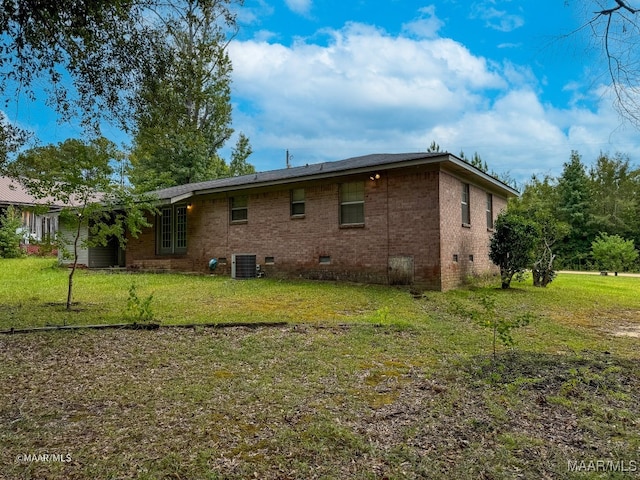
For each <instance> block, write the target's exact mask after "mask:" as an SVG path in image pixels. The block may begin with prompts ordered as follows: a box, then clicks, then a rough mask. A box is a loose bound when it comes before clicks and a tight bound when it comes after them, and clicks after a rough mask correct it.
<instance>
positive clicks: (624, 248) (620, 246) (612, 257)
mask: <svg viewBox="0 0 640 480" xmlns="http://www.w3.org/2000/svg"><path fill="white" fill-rule="evenodd" d="M591 252H592V254H593V258H594V259H595V260H596V262H598V264H599V265H600V266H601V267H602V268H604V269H607V270H613V271H614V272H616V274H617V273H618V272H620V271H622V270H625V269H628V268H629V267H630V266H631V265H632V264H633V262H635V261H636V260H637V258H638V251H637V250H636V248H635V246H634V244H633V240H625V239H624V238H622V237H620V236H619V235H607V234H606V233H600V234H599V235H598V237H597V238H596V239H595V240H594V241H593V242H592V243H591Z"/></svg>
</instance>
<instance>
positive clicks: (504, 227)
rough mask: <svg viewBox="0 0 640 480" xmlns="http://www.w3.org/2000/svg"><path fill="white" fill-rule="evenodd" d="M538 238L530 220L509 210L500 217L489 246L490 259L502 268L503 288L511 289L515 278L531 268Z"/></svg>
mask: <svg viewBox="0 0 640 480" xmlns="http://www.w3.org/2000/svg"><path fill="white" fill-rule="evenodd" d="M537 236H538V232H537V230H536V227H535V224H534V223H533V222H531V221H530V220H527V219H525V218H523V217H521V216H519V215H517V214H515V213H513V212H510V211H508V210H507V211H503V212H501V213H500V215H498V218H497V219H496V222H495V224H494V233H493V235H492V236H491V242H490V245H489V258H490V259H491V261H492V262H493V263H495V264H496V265H497V266H498V267H500V277H501V279H502V288H509V287H510V285H511V280H512V279H513V276H514V275H516V274H520V273H523V272H524V270H525V269H526V268H527V267H529V265H530V264H531V258H532V250H533V247H534V244H535V241H536V238H537Z"/></svg>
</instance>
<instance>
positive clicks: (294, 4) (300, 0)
mask: <svg viewBox="0 0 640 480" xmlns="http://www.w3.org/2000/svg"><path fill="white" fill-rule="evenodd" d="M284 3H286V4H287V7H289V9H290V10H291V11H292V12H295V13H297V14H299V15H308V14H309V12H310V11H311V6H312V1H311V0H285V1H284Z"/></svg>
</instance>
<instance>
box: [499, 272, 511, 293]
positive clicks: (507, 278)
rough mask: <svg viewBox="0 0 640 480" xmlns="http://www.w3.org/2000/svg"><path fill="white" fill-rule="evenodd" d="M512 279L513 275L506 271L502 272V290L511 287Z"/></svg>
mask: <svg viewBox="0 0 640 480" xmlns="http://www.w3.org/2000/svg"><path fill="white" fill-rule="evenodd" d="M512 277H513V275H511V274H510V273H509V272H507V271H506V270H502V271H500V278H501V279H502V288H503V289H507V288H509V287H511V278H512Z"/></svg>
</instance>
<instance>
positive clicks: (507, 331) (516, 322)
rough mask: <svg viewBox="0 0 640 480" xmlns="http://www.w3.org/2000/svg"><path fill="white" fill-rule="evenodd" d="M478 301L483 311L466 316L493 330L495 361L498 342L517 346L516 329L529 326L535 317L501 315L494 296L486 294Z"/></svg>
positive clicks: (527, 314) (470, 312)
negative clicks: (513, 334) (514, 331)
mask: <svg viewBox="0 0 640 480" xmlns="http://www.w3.org/2000/svg"><path fill="white" fill-rule="evenodd" d="M478 300H479V303H480V305H481V306H482V310H470V311H467V312H466V315H467V316H468V317H470V318H471V320H472V321H473V322H474V323H476V324H477V325H480V326H481V327H484V328H488V329H490V330H491V332H492V334H493V341H492V346H493V359H494V361H495V359H496V353H497V343H498V340H499V341H500V342H501V343H502V344H503V345H504V346H506V347H511V346H513V345H515V340H514V339H513V336H512V334H511V332H512V331H513V330H515V329H516V328H520V327H524V326H526V325H529V324H530V323H531V322H532V321H533V320H534V318H535V316H534V315H533V314H532V313H530V312H525V313H522V314H519V315H515V316H511V315H503V314H501V313H500V312H498V309H497V307H496V298H495V296H494V295H492V294H484V295H482V296H481V297H479V299H478Z"/></svg>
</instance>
